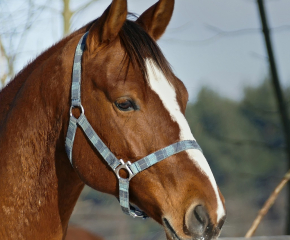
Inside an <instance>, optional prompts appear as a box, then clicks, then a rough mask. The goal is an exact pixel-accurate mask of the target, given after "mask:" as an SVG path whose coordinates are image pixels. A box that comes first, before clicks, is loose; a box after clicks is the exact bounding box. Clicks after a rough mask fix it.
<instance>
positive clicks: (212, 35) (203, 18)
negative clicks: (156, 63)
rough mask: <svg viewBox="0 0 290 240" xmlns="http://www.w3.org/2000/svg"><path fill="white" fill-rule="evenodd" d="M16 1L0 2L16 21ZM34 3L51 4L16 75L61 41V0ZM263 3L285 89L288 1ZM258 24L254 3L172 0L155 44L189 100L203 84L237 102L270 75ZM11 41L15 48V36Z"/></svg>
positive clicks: (91, 14) (86, 14)
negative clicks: (246, 90)
mask: <svg viewBox="0 0 290 240" xmlns="http://www.w3.org/2000/svg"><path fill="white" fill-rule="evenodd" d="M87 1H88V0H86V1H77V0H71V3H72V4H71V7H72V9H76V8H77V7H78V6H80V5H82V4H83V3H85V2H87ZM17 2H21V3H22V4H24V1H20V0H0V11H3V9H4V7H5V9H9V11H10V12H11V13H12V16H13V18H16V17H15V16H18V15H17V14H15V15H14V14H13V13H18V12H19V11H20V10H21V9H20V8H21V7H23V5H21V4H20V5H19V4H18V5H17V4H15V3H17ZM36 2H37V4H38V5H39V6H41V5H46V6H47V5H48V4H47V3H49V5H48V7H49V8H48V9H47V8H45V10H42V11H39V13H34V18H33V23H32V26H31V29H30V31H29V34H27V37H26V38H25V39H24V40H22V41H21V42H20V47H19V49H21V53H20V54H19V56H18V58H17V59H16V61H15V66H16V70H17V71H19V70H21V69H22V68H23V66H24V65H26V63H27V62H28V61H29V60H30V59H33V58H35V56H37V55H38V54H39V53H41V52H42V51H44V50H45V49H47V48H48V47H50V46H51V45H52V44H53V43H55V42H57V41H59V40H60V39H61V38H62V22H61V14H60V10H61V8H62V5H61V1H60V0H51V1H48V0H38V1H36ZM110 2H111V1H110V0H98V1H96V3H93V4H91V5H90V6H89V7H88V8H87V9H85V10H83V11H82V12H80V13H78V14H77V15H75V16H74V17H73V20H72V29H73V30H76V29H78V28H79V27H81V26H83V25H85V24H86V23H88V22H89V21H91V20H93V19H95V18H97V17H99V16H100V15H101V14H102V12H103V11H104V10H105V9H106V7H107V6H108V5H109V4H110ZM155 2H156V1H153V0H146V1H145V0H129V1H128V10H129V11H130V12H133V13H137V14H141V13H142V12H143V11H144V10H145V9H147V8H148V7H150V6H151V5H152V4H154V3H155ZM265 5H266V13H267V15H268V22H269V25H270V27H271V28H273V29H272V35H271V36H272V39H273V47H274V53H275V57H276V60H277V67H278V73H279V76H280V80H281V83H282V85H283V86H284V87H286V86H289V85H290V67H289V63H290V48H289V42H290V13H289V12H290V1H289V0H265ZM16 6H18V7H16ZM19 6H20V7H19ZM19 9H20V10H19ZM26 14H27V13H26ZM22 15H23V17H22V18H21V17H18V18H16V20H15V21H14V24H17V23H18V22H19V21H23V19H25V12H22ZM6 25H7V23H6ZM19 26H21V24H19ZM260 26H261V25H260V18H259V12H258V7H257V4H256V1H254V0H176V4H175V9H174V13H173V17H172V19H171V22H170V24H169V26H168V28H167V31H166V32H165V34H164V35H163V36H162V38H161V39H160V40H159V41H158V44H159V46H160V47H161V49H162V51H163V53H164V55H165V57H166V58H167V59H168V61H169V62H170V63H171V65H172V68H173V70H174V72H175V74H176V75H177V76H178V77H179V78H180V79H181V80H182V81H183V82H184V83H185V85H186V87H187V89H188V91H189V96H190V100H191V101H194V100H195V99H196V98H197V95H198V92H199V90H200V89H201V88H202V87H204V86H205V87H209V88H211V89H213V90H215V91H217V92H218V93H220V94H221V95H223V96H225V97H228V98H231V99H234V100H240V99H241V98H242V97H243V89H244V88H245V87H247V86H257V85H259V84H260V83H261V82H262V81H263V80H264V79H265V77H266V76H267V75H268V72H269V71H268V61H267V53H266V48H265V45H264V39H263V35H262V34H261V30H260ZM221 33H222V34H221ZM0 34H1V32H0ZM13 43H14V45H18V44H19V42H17V37H15V39H13ZM0 70H1V69H0Z"/></svg>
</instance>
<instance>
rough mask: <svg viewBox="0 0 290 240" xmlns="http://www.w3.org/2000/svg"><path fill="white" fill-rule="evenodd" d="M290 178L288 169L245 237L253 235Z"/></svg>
mask: <svg viewBox="0 0 290 240" xmlns="http://www.w3.org/2000/svg"><path fill="white" fill-rule="evenodd" d="M289 180H290V170H289V171H288V172H287V173H286V174H285V176H284V177H283V179H282V180H281V182H280V183H279V184H278V186H277V187H276V188H275V190H274V191H273V192H272V194H271V195H270V197H269V198H268V200H267V201H266V202H265V204H264V206H263V207H262V209H261V210H260V211H259V213H258V215H257V217H256V219H255V220H254V222H253V224H252V226H251V227H250V229H249V230H248V232H247V234H246V235H245V238H250V237H252V236H253V234H254V233H255V231H256V230H257V228H258V226H259V224H260V223H261V221H262V219H263V218H264V216H265V215H266V214H267V212H268V211H269V209H270V208H271V207H272V206H273V204H274V202H275V201H276V199H277V197H278V195H279V193H280V192H281V190H282V189H283V187H284V186H285V185H286V184H287V182H288V181H289Z"/></svg>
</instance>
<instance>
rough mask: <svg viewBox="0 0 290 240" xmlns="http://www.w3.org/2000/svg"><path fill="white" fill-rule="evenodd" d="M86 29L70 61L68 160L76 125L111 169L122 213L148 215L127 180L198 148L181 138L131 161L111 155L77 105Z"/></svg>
mask: <svg viewBox="0 0 290 240" xmlns="http://www.w3.org/2000/svg"><path fill="white" fill-rule="evenodd" d="M87 35H88V32H86V33H85V34H84V35H83V36H82V38H81V39H80V41H79V43H78V45H77V48H76V52H75V57H74V64H73V73H72V87H71V107H70V120H69V126H68V131H67V136H66V140H65V147H66V152H67V155H68V158H69V160H70V162H71V164H72V166H73V162H72V149H73V143H74V138H75V134H76V130H77V127H78V126H80V127H81V128H82V130H83V132H84V133H85V135H86V136H87V138H88V139H89V140H90V142H91V143H92V144H93V146H94V147H95V148H96V149H97V151H98V152H99V153H100V154H101V156H102V157H103V159H104V160H105V161H106V162H107V163H108V165H109V166H110V167H111V168H112V170H113V171H114V172H115V174H116V176H117V178H118V180H119V201H120V205H121V208H122V210H123V212H124V213H126V214H128V215H130V216H132V217H142V218H147V217H148V216H147V215H146V213H144V212H143V211H141V210H139V209H137V208H135V207H133V206H132V205H131V204H130V202H129V182H130V180H131V179H132V178H133V177H134V176H135V175H136V174H137V173H139V172H141V171H143V170H145V169H147V168H149V167H151V166H152V165H154V164H156V163H158V162H160V161H162V160H164V159H165V158H167V157H169V156H172V155H174V154H176V153H179V152H182V151H184V150H187V149H198V150H200V151H201V148H200V147H199V145H198V144H197V142H196V141H194V140H185V141H180V142H177V143H174V144H171V145H169V146H167V147H165V148H163V149H161V150H158V151H157V152H154V153H151V154H149V155H148V156H146V157H144V158H142V159H140V160H138V161H136V162H134V163H131V162H130V161H128V162H124V161H123V160H122V159H120V160H119V159H117V158H116V157H115V155H114V154H113V153H112V152H111V151H110V149H109V148H108V147H107V146H106V145H105V144H104V143H103V141H102V140H101V139H100V137H99V136H98V135H97V133H96V132H95V131H94V129H93V128H92V126H91V125H90V123H89V122H88V120H87V118H86V116H85V111H84V108H83V106H82V104H81V59H82V54H83V51H84V48H85V42H86V38H87ZM73 108H78V109H80V111H81V114H80V116H79V118H75V117H74V116H73V114H72V110H73ZM121 169H125V170H126V171H127V172H128V173H129V177H128V178H126V179H125V178H122V177H120V174H119V172H120V170H121Z"/></svg>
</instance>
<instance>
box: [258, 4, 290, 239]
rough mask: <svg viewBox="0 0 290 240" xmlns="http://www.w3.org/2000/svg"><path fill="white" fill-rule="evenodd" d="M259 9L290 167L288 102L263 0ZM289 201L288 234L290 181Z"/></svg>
mask: <svg viewBox="0 0 290 240" xmlns="http://www.w3.org/2000/svg"><path fill="white" fill-rule="evenodd" d="M257 1H258V6H259V11H260V17H261V23H262V26H263V33H264V38H265V43H266V47H267V52H268V56H269V62H270V67H271V73H272V83H273V88H274V91H275V96H276V101H277V105H278V109H279V113H280V118H281V123H282V130H283V132H284V137H285V146H286V154H287V158H288V169H290V127H289V118H288V113H287V108H286V104H285V101H284V98H283V92H282V89H281V86H280V81H279V77H278V72H277V68H276V62H275V57H274V54H273V50H272V43H271V37H270V31H269V27H268V23H267V17H266V13H265V7H264V2H263V0H257ZM287 192H288V193H287V194H288V201H287V204H288V206H287V211H286V212H287V221H286V234H287V235H289V234H290V184H289V183H288V191H287Z"/></svg>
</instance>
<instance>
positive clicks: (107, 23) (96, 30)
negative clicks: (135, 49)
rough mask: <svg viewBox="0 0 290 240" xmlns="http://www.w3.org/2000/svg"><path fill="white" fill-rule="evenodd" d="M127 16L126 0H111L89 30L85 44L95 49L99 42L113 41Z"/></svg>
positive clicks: (91, 49) (90, 48)
mask: <svg viewBox="0 0 290 240" xmlns="http://www.w3.org/2000/svg"><path fill="white" fill-rule="evenodd" d="M126 18H127V0H113V1H112V3H111V5H110V6H109V7H108V8H107V9H106V10H105V12H104V13H103V14H102V16H101V17H100V18H99V19H97V20H96V21H95V23H94V24H93V25H92V26H91V28H90V30H89V35H88V37H87V41H86V45H87V49H89V51H92V52H93V51H95V50H96V48H97V47H98V45H99V44H102V43H109V42H111V41H113V40H114V39H115V38H116V37H117V35H118V33H119V32H120V30H121V28H122V26H123V24H124V22H125V21H126Z"/></svg>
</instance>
